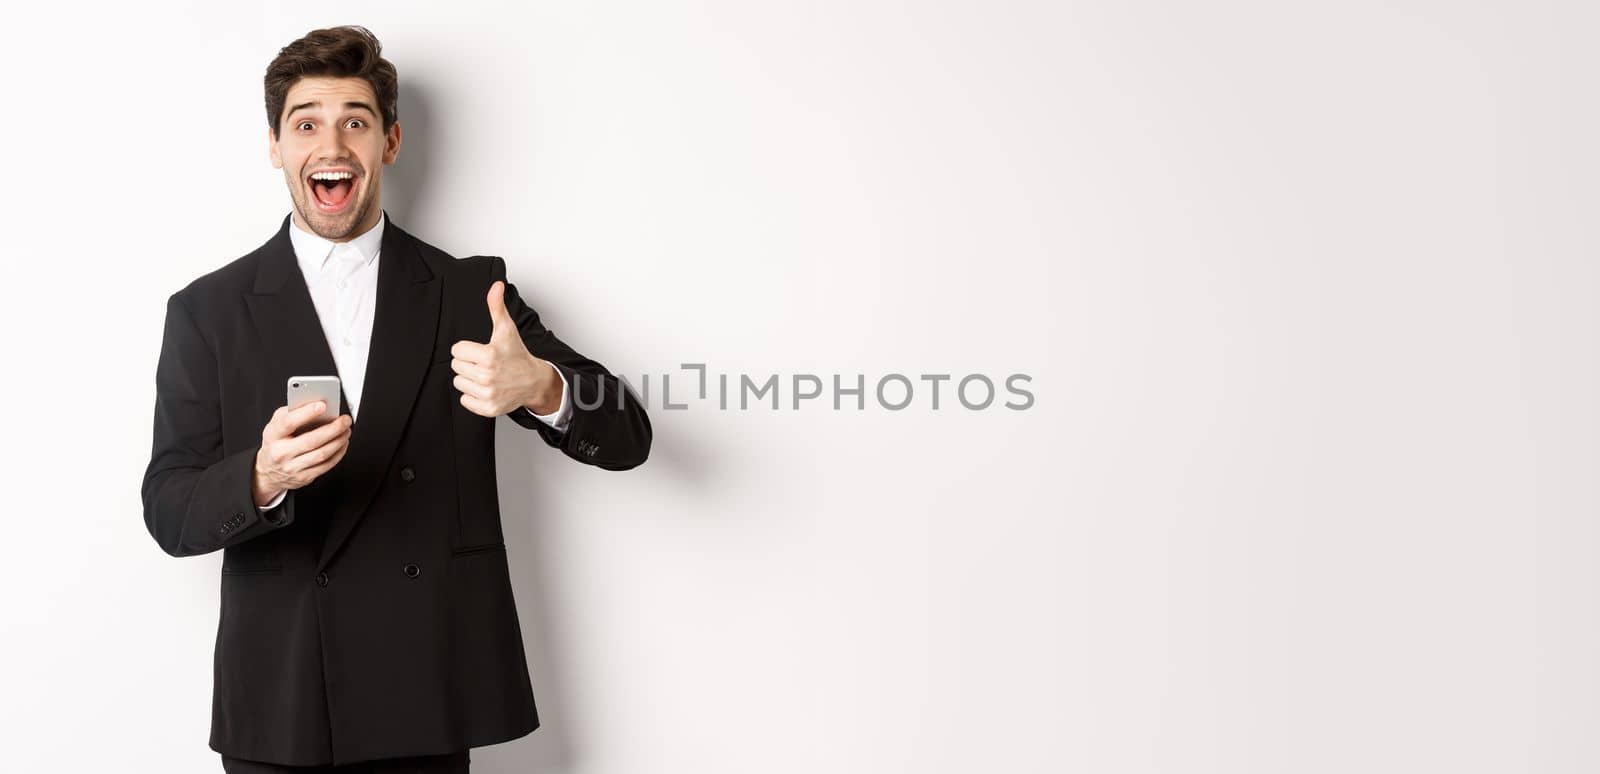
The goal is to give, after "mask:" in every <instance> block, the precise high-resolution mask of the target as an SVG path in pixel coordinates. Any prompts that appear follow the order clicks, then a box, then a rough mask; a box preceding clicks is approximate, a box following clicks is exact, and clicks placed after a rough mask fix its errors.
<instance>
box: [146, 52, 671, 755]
mask: <svg viewBox="0 0 1600 774" xmlns="http://www.w3.org/2000/svg"><path fill="white" fill-rule="evenodd" d="M380 50H381V49H380V46H379V43H378V41H377V39H376V38H374V37H373V36H372V34H371V33H370V32H368V31H367V30H365V29H363V28H360V27H342V28H335V29H324V30H316V31H313V32H311V33H309V34H307V35H306V36H305V37H304V38H301V39H300V40H297V41H295V42H293V43H291V44H289V45H288V46H286V47H285V48H284V49H283V50H282V51H281V52H280V53H279V54H278V56H277V58H276V59H274V60H273V62H272V63H271V65H270V66H269V67H268V69H267V75H266V79H265V87H266V104H267V120H268V124H269V126H270V130H269V132H268V140H269V144H270V151H271V158H272V163H273V166H275V167H278V168H281V169H282V170H283V173H284V179H285V181H286V182H287V183H288V186H289V194H290V197H291V199H292V202H293V212H292V213H291V214H290V215H289V217H286V218H285V219H284V222H283V224H282V225H281V226H280V227H279V229H278V232H277V233H276V234H275V235H273V236H272V238H270V239H268V240H267V242H266V243H265V244H263V245H262V246H261V247H259V248H257V249H256V250H254V251H252V252H251V253H249V254H248V255H245V256H243V257H241V258H238V259H237V260H234V261H233V262H231V263H228V264H227V265H225V266H222V267H221V268H219V269H217V270H215V271H212V272H210V273H209V274H206V275H204V276H202V277H200V278H198V279H196V280H194V281H193V282H191V283H189V284H188V285H187V286H185V287H184V288H183V289H182V290H179V291H178V292H176V293H174V294H173V295H172V296H171V297H170V298H168V299H167V311H166V323H165V330H164V333H163V337H162V342H161V356H160V362H159V363H158V365H157V367H156V404H155V424H154V440H153V443H152V449H151V458H150V464H149V467H148V468H147V469H146V471H145V474H144V482H143V486H142V490H141V495H142V498H143V501H144V517H145V523H146V525H147V526H148V528H149V530H150V534H151V535H152V536H153V537H154V538H155V540H156V542H157V543H158V544H160V546H161V547H162V548H163V549H165V550H166V551H167V552H168V553H170V554H172V555H174V556H191V555H195V554H204V553H208V552H211V551H216V550H218V549H221V550H222V551H223V559H222V578H221V584H222V589H221V615H220V621H219V623H218V629H217V640H216V652H215V658H214V664H213V671H214V675H213V676H214V687H213V695H212V705H213V706H212V709H213V717H212V728H211V740H210V741H211V747H212V749H214V750H216V751H218V752H219V753H221V754H222V762H223V767H224V769H225V770H226V771H230V772H283V771H407V772H411V771H417V772H422V771H427V772H465V771H466V770H467V765H468V752H467V751H468V749H469V748H471V747H477V746H482V745H488V744H493V743H496V742H503V741H506V740H509V739H514V738H517V737H520V736H523V735H525V734H527V733H529V732H531V731H532V730H533V729H535V728H537V727H538V725H539V719H538V714H537V712H536V710H535V707H534V701H533V692H532V688H531V683H530V681H529V677H528V671H527V661H526V658H525V656H524V653H523V646H522V639H521V630H520V628H519V624H518V621H517V611H516V605H515V602H514V601H513V598H512V590H511V583H510V576H509V573H508V568H507V559H506V550H505V543H504V538H503V536H502V533H501V526H500V513H499V503H498V494H497V490H496V482H495V460H494V427H495V417H497V416H500V415H501V414H509V416H510V417H511V419H512V420H513V421H515V422H516V423H517V424H519V425H521V426H523V427H527V428H531V429H533V430H534V431H536V432H538V433H539V435H540V437H541V438H543V439H544V441H545V442H546V443H547V444H549V445H550V446H553V447H555V448H558V449H560V450H561V451H562V452H564V453H565V454H566V455H567V456H569V457H571V458H573V459H575V460H577V461H579V462H583V463H586V464H589V465H594V466H596V467H600V468H604V469H608V470H625V469H628V468H632V467H634V466H637V465H639V464H640V463H642V462H644V460H645V458H646V456H647V455H648V454H649V450H650V439H651V429H650V421H649V419H648V417H647V416H646V414H645V411H644V408H643V407H642V406H641V405H640V404H639V402H638V401H637V400H636V399H635V398H634V396H633V395H632V394H631V393H629V392H628V391H627V390H626V389H625V388H624V386H623V384H622V382H621V380H619V379H618V378H617V377H616V376H613V375H612V374H611V373H610V372H609V371H607V370H606V368H605V367H604V366H602V365H601V364H599V363H597V362H595V361H593V360H590V359H588V358H586V357H584V356H583V355H580V354H578V353H577V352H576V351H574V350H573V349H572V348H570V347H568V346H567V345H566V344H565V343H563V342H562V341H561V340H560V339H557V338H556V337H555V335H554V334H552V333H551V332H550V331H549V330H547V329H545V327H544V326H543V325H542V324H540V322H539V315H538V314H537V313H536V312H535V311H534V310H533V309H532V308H531V307H529V306H528V305H527V304H526V303H525V302H524V301H523V300H522V299H521V298H520V297H519V296H518V294H517V291H516V289H515V287H514V286H512V285H510V284H508V283H507V282H505V275H506V266H505V262H504V261H503V260H502V259H500V258H498V257H492V256H489V257H485V256H474V257H471V258H465V259H455V258H452V257H451V256H449V255H446V254H445V253H444V252H442V251H440V250H438V249H437V248H435V247H433V246H431V245H429V244H427V243H425V242H422V241H420V240H418V239H416V238H415V237H413V236H411V235H410V234H408V233H406V232H405V231H402V230H401V229H400V228H399V226H397V225H395V223H394V222H393V221H391V220H389V219H388V217H387V215H386V213H384V211H383V209H382V206H381V183H382V179H383V167H384V166H385V165H389V164H393V163H394V161H395V158H396V155H397V154H398V152H399V150H400V124H399V121H398V116H397V110H396V108H397V99H396V94H397V90H398V86H397V77H396V72H395V69H394V67H393V65H392V64H390V63H389V62H388V61H386V60H384V59H383V58H382V57H381V56H380ZM333 374H337V375H338V376H339V377H340V380H341V386H342V390H341V393H342V394H341V401H340V402H341V404H343V405H341V406H337V407H331V408H332V409H334V410H336V411H337V413H338V419H336V420H334V421H332V422H328V423H327V424H324V425H321V426H320V427H315V428H314V429H313V428H312V424H313V423H312V420H313V419H315V418H316V417H317V415H318V414H320V412H321V411H322V407H321V405H320V404H313V405H310V406H305V407H301V408H298V409H296V410H293V411H290V410H289V409H288V407H287V406H285V405H284V403H285V401H286V398H285V383H286V382H287V380H288V379H289V378H290V377H291V376H312V375H333ZM294 767H316V768H311V769H303V768H294Z"/></svg>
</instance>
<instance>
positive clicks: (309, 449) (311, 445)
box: [250, 400, 352, 506]
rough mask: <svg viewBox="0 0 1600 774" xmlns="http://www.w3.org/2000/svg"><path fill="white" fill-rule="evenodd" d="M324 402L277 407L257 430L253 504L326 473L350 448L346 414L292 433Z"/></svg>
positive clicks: (319, 408)
mask: <svg viewBox="0 0 1600 774" xmlns="http://www.w3.org/2000/svg"><path fill="white" fill-rule="evenodd" d="M326 405H327V404H326V402H325V401H320V400H318V401H312V402H311V403H307V404H306V405H304V406H301V407H300V408H297V409H295V410H294V411H290V410H289V407H288V406H279V407H278V410H277V411H275V412H273V414H272V419H271V420H270V421H268V422H267V426H266V427H265V428H262V430H261V450H260V451H258V452H256V471H255V476H254V477H253V478H252V480H251V487H250V488H251V494H252V495H254V496H255V499H256V505H258V506H261V505H266V504H267V503H270V502H272V498H274V497H277V496H278V493H279V492H282V491H283V490H285V489H299V488H300V487H303V486H305V485H307V484H309V483H311V482H312V481H315V480H317V477H318V476H320V475H322V474H323V473H326V472H328V471H329V470H330V469H332V468H333V466H334V465H337V464H338V463H339V460H342V459H344V453H345V452H346V451H347V450H348V449H349V448H350V423H351V421H352V420H351V418H350V415H349V414H340V415H339V417H338V418H337V419H335V420H333V421H332V422H329V423H327V424H325V425H323V426H321V427H319V428H317V429H315V430H312V431H310V432H307V433H306V434H304V435H295V433H296V432H298V431H299V430H300V428H302V427H304V426H305V424H306V423H307V422H310V421H311V420H312V419H313V418H314V417H316V416H318V415H320V414H321V413H322V410H323V407H324V406H326Z"/></svg>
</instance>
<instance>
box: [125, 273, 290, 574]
mask: <svg viewBox="0 0 1600 774" xmlns="http://www.w3.org/2000/svg"><path fill="white" fill-rule="evenodd" d="M222 448H223V447H222V403H221V396H220V394H219V388H218V382H217V361H216V357H215V355H214V354H213V352H212V350H211V348H210V345H208V344H207V343H206V341H205V339H204V338H203V337H202V336H201V335H200V329H199V328H198V327H196V325H195V322H194V318H193V317H192V316H191V315H190V314H189V310H188V308H187V307H186V306H185V305H184V303H183V299H182V298H181V297H180V294H176V293H175V294H173V295H172V296H171V297H170V298H168V299H167V318H166V324H165V327H164V330H163V332H162V335H161V357H160V360H159V362H158V363H157V364H156V407H155V426H154V431H153V433H152V440H151V449H150V464H149V465H148V466H147V467H146V468H145V473H144V483H143V485H142V487H141V490H140V496H141V498H142V499H143V501H144V523H145V527H146V528H147V529H149V531H150V536H151V537H153V538H155V541H156V543H157V544H158V545H160V546H161V548H162V550H165V551H166V552H167V553H169V554H171V555H173V556H193V555H196V554H204V553H209V552H211V551H216V550H218V549H220V548H226V547H227V546H230V545H233V544H235V543H240V542H243V541H245V540H249V539H250V538H253V537H256V536H258V535H261V534H264V533H266V532H268V531H271V530H274V529H279V528H281V527H286V526H288V525H289V524H290V523H292V522H293V521H294V493H293V492H290V493H288V494H287V495H286V496H285V497H284V498H283V500H282V502H281V503H280V504H279V505H277V506H276V507H273V508H271V509H268V510H265V511H263V510H261V509H259V508H257V506H256V504H255V498H254V497H253V496H252V493H251V491H250V485H251V479H252V478H253V476H254V473H255V458H256V453H257V452H258V451H259V450H260V448H261V444H260V443H256V444H254V445H252V446H250V447H249V448H245V449H239V450H238V451H235V452H234V453H232V454H229V455H226V456H224V455H223V453H222Z"/></svg>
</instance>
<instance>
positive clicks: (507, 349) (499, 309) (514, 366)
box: [450, 280, 562, 418]
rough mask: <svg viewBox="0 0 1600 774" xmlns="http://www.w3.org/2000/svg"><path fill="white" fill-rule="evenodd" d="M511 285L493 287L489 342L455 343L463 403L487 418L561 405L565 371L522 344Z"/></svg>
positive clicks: (546, 411)
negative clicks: (509, 306) (509, 298)
mask: <svg viewBox="0 0 1600 774" xmlns="http://www.w3.org/2000/svg"><path fill="white" fill-rule="evenodd" d="M505 293H506V284H505V283H504V282H501V281H499V280H495V283H494V284H493V285H490V286H489V296H488V302H489V319H491V320H493V321H494V328H493V330H492V331H491V332H490V334H489V342H488V343H487V344H479V343H477V342H475V341H466V340H462V341H458V342H456V343H455V344H454V345H452V346H451V347H450V354H451V355H452V356H454V357H453V359H452V360H451V361H450V369H451V370H453V371H455V372H456V378H455V381H454V382H452V383H453V384H454V385H455V388H456V389H458V390H460V391H461V405H463V406H466V407H467V410H468V411H471V412H472V413H474V414H477V415H479V416H485V417H491V418H492V417H497V416H500V415H501V414H506V413H509V412H511V411H513V410H515V409H516V408H517V407H518V406H526V407H527V408H528V410H529V411H532V412H533V413H535V414H549V413H551V412H553V411H555V410H556V409H558V408H560V407H561V390H562V387H561V374H559V373H557V372H556V368H555V366H553V365H550V361H548V360H540V359H539V358H537V357H534V356H533V355H532V354H531V353H530V352H528V347H527V345H525V344H523V343H522V334H521V333H520V332H519V331H518V330H517V324H516V322H515V321H513V320H512V319H511V313H510V312H507V311H506V301H505Z"/></svg>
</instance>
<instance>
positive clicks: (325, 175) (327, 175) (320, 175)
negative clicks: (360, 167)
mask: <svg viewBox="0 0 1600 774" xmlns="http://www.w3.org/2000/svg"><path fill="white" fill-rule="evenodd" d="M352 177H355V175H352V174H350V173H349V172H312V173H311V179H312V180H349V179H350V178H352Z"/></svg>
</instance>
